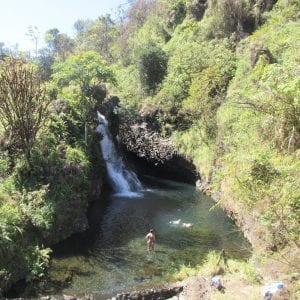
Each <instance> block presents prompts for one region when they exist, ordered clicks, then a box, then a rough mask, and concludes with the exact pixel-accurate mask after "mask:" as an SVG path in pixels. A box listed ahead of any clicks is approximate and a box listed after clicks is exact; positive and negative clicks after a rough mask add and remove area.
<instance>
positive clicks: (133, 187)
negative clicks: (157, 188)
mask: <svg viewBox="0 0 300 300" xmlns="http://www.w3.org/2000/svg"><path fill="white" fill-rule="evenodd" d="M98 120H99V125H98V126H97V129H96V131H97V132H99V133H101V135H102V139H101V141H100V146H101V150H102V155H103V158H104V160H105V163H106V169H107V173H108V176H109V178H110V180H111V185H112V188H113V190H114V191H115V192H116V193H117V194H118V195H122V196H126V197H134V196H139V195H140V193H139V192H141V191H142V184H141V182H140V181H139V179H138V178H137V176H136V174H135V173H134V172H133V171H130V170H128V169H127V168H126V167H125V164H124V162H123V160H122V158H121V156H120V155H119V153H118V151H117V149H116V147H115V145H114V142H113V139H112V137H111V134H110V132H109V129H108V123H107V120H106V119H105V117H104V116H103V115H101V114H100V113H99V112H98Z"/></svg>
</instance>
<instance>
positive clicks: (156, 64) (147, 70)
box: [138, 47, 167, 94]
mask: <svg viewBox="0 0 300 300" xmlns="http://www.w3.org/2000/svg"><path fill="white" fill-rule="evenodd" d="M138 70H139V77H140V82H141V85H142V88H143V89H144V90H145V91H146V92H147V93H148V94H150V93H153V92H154V91H155V90H156V88H157V87H158V85H159V84H160V83H161V82H162V80H163V79H164V77H165V74H166V70H167V56H166V54H165V52H164V51H163V50H162V49H160V48H157V47H150V48H148V49H145V50H144V51H143V52H142V53H140V55H139V59H138Z"/></svg>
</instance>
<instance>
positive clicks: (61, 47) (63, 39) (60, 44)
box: [44, 28, 73, 60]
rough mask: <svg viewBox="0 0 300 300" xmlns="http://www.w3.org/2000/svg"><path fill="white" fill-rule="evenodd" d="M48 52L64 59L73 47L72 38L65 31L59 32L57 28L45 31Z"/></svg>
mask: <svg viewBox="0 0 300 300" xmlns="http://www.w3.org/2000/svg"><path fill="white" fill-rule="evenodd" d="M44 39H45V42H46V44H47V46H48V49H49V52H50V54H51V55H52V56H58V58H60V59H61V60H65V59H66V56H67V54H68V53H70V52H71V51H72V49H73V41H72V39H71V38H70V37H69V36H68V35H67V34H65V33H60V32H59V30H58V29H57V28H52V29H49V30H48V31H46V33H45V36H44Z"/></svg>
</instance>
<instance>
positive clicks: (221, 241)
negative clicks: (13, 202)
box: [35, 178, 250, 299]
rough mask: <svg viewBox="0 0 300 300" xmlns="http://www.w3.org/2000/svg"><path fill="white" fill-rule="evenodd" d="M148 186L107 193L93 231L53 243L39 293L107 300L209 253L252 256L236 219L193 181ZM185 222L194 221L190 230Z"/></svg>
mask: <svg viewBox="0 0 300 300" xmlns="http://www.w3.org/2000/svg"><path fill="white" fill-rule="evenodd" d="M147 184H148V186H147V187H146V189H145V192H144V195H143V197H139V198H124V197H117V196H109V199H108V201H107V202H106V203H107V204H106V205H102V206H101V203H100V204H99V203H95V204H94V206H93V207H92V208H91V210H90V229H89V230H88V231H87V232H85V233H84V234H79V235H78V234H77V235H74V236H73V237H71V238H70V239H68V240H67V241H65V242H63V243H60V244H59V245H57V246H56V247H55V249H54V250H55V251H54V259H53V261H52V266H51V268H50V270H49V272H48V275H47V278H46V280H45V281H44V282H43V283H42V284H40V285H39V286H38V287H37V288H35V294H36V295H37V294H58V295H59V294H60V295H61V294H72V295H79V294H82V293H84V292H87V293H91V292H92V293H95V294H97V295H98V296H97V297H98V298H97V297H96V298H97V299H102V297H104V296H103V295H112V294H115V293H116V292H118V291H120V290H128V289H132V288H139V287H141V286H143V287H145V286H153V285H155V284H163V283H166V282H167V281H168V279H169V278H170V274H172V273H174V272H176V270H178V269H179V268H180V266H182V265H184V264H185V265H190V266H193V265H197V264H201V262H203V259H204V258H205V256H206V254H207V253H208V251H210V250H217V251H219V250H221V249H222V248H224V249H225V250H226V252H227V253H228V255H229V256H230V257H234V258H246V257H248V256H249V254H250V252H249V249H250V245H249V244H248V243H247V242H246V241H245V240H244V239H243V237H242V235H241V234H240V232H239V231H238V230H237V228H236V227H235V226H234V224H233V222H232V221H231V220H230V219H229V218H228V217H226V215H225V214H224V213H223V212H222V211H221V210H219V209H213V210H210V208H211V207H212V206H213V204H214V203H213V202H212V201H211V200H210V199H209V198H208V197H205V196H204V195H202V194H201V193H198V192H197V191H196V190H195V188H194V187H193V186H190V185H187V184H181V183H177V182H172V181H166V180H159V179H155V178H150V179H148V180H147ZM103 211H104V213H103ZM174 220H176V221H177V223H178V224H173V221H174ZM184 222H185V223H192V224H193V226H192V227H191V228H185V227H183V223H184ZM150 228H154V229H155V231H156V236H157V243H156V245H155V251H154V252H150V253H149V252H148V251H147V250H146V242H145V235H146V233H147V232H148V231H149V229H150ZM101 295H102V296H101Z"/></svg>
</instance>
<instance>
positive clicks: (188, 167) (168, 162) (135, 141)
mask: <svg viewBox="0 0 300 300" xmlns="http://www.w3.org/2000/svg"><path fill="white" fill-rule="evenodd" d="M121 124H122V125H121V126H120V129H119V142H120V143H121V144H122V145H123V148H125V151H126V152H127V154H128V156H129V157H130V158H131V159H134V158H135V159H136V160H137V161H135V165H137V166H140V169H141V170H142V171H143V172H144V174H149V175H154V176H155V175H158V176H159V177H166V178H168V179H173V180H179V181H182V182H187V183H195V182H196V181H197V179H198V178H199V176H198V174H197V171H196V168H195V166H194V165H193V163H192V162H191V161H189V160H188V159H186V158H185V157H184V156H182V155H180V154H179V153H178V152H177V151H176V149H175V147H174V144H173V142H172V139H171V138H170V137H162V136H161V134H160V133H159V132H158V131H157V130H155V128H153V124H152V123H151V122H136V123H134V124H131V125H129V124H128V123H124V122H122V123H121ZM138 171H139V170H138Z"/></svg>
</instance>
